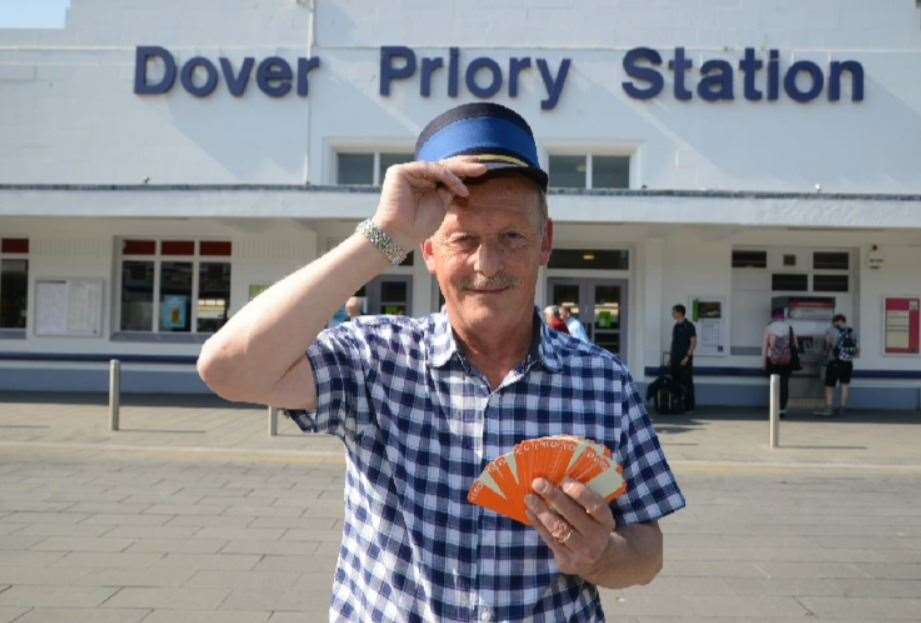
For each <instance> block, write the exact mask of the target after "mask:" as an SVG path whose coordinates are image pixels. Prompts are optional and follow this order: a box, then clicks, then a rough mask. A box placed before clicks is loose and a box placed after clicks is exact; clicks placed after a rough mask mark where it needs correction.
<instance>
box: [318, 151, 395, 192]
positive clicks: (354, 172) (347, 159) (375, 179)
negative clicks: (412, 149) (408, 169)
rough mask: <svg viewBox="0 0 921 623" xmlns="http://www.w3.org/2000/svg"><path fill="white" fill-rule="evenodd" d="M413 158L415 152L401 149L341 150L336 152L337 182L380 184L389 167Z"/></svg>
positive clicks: (365, 184) (364, 184)
mask: <svg viewBox="0 0 921 623" xmlns="http://www.w3.org/2000/svg"><path fill="white" fill-rule="evenodd" d="M412 159H413V154H411V153H409V152H400V151H393V152H364V153H357V152H355V153H350V152H340V153H337V154H336V183H337V184H343V185H345V184H355V185H361V186H379V185H380V184H381V183H382V182H383V181H384V174H385V173H386V172H387V168H388V167H390V166H392V165H395V164H401V163H403V162H410V161H411V160H412Z"/></svg>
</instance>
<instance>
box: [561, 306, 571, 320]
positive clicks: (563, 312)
mask: <svg viewBox="0 0 921 623" xmlns="http://www.w3.org/2000/svg"><path fill="white" fill-rule="evenodd" d="M560 312H561V315H562V316H563V320H569V319H570V318H571V317H572V312H571V311H569V308H568V307H563V308H561V309H560Z"/></svg>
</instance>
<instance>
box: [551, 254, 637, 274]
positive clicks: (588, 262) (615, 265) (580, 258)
mask: <svg viewBox="0 0 921 623" xmlns="http://www.w3.org/2000/svg"><path fill="white" fill-rule="evenodd" d="M547 268H594V269H598V270H601V269H603V270H627V269H629V268H630V266H629V253H628V251H626V250H624V249H615V250H603V249H554V250H553V253H552V254H551V255H550V263H549V264H548V265H547Z"/></svg>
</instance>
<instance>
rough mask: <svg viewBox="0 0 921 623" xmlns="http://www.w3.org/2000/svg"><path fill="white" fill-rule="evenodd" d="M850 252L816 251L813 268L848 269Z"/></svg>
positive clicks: (813, 255) (813, 256) (813, 257)
mask: <svg viewBox="0 0 921 623" xmlns="http://www.w3.org/2000/svg"><path fill="white" fill-rule="evenodd" d="M849 267H850V254H849V253H848V252H847V251H844V252H827V251H816V252H815V253H813V254H812V268H814V269H815V270H848V268H849Z"/></svg>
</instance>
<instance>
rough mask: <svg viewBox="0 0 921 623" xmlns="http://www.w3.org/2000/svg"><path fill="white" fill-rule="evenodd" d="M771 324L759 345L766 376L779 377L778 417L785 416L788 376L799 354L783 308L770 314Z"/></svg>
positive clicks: (788, 395)
mask: <svg viewBox="0 0 921 623" xmlns="http://www.w3.org/2000/svg"><path fill="white" fill-rule="evenodd" d="M771 318H772V320H771V322H770V323H769V324H768V325H767V326H766V327H764V339H763V340H762V343H761V356H762V358H763V359H764V371H765V372H766V373H767V374H768V376H770V375H772V374H777V375H779V376H780V417H781V418H783V417H784V416H786V415H787V402H788V400H789V398H790V375H791V374H793V370H794V366H795V364H794V362H795V360H796V356H797V353H798V352H799V341H798V340H797V339H796V334H795V333H794V332H793V327H792V326H790V323H788V322H787V321H786V320H784V310H783V307H777V308H775V309H774V310H773V311H772V312H771Z"/></svg>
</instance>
